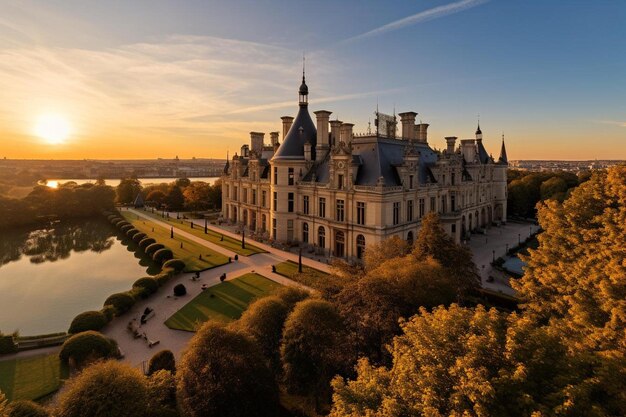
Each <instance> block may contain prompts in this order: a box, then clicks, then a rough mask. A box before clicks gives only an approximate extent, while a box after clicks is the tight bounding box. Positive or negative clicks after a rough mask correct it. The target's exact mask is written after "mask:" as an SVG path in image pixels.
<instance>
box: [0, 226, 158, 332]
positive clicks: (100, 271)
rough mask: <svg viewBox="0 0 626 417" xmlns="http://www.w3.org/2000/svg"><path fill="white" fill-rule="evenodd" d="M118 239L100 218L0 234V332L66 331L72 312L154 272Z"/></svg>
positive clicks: (98, 305) (128, 243)
mask: <svg viewBox="0 0 626 417" xmlns="http://www.w3.org/2000/svg"><path fill="white" fill-rule="evenodd" d="M120 239H121V238H120V237H119V236H118V235H117V234H116V231H115V229H114V228H113V227H112V226H110V225H109V224H108V223H107V222H106V221H105V220H104V219H102V220H80V221H71V222H70V221H66V222H61V223H56V224H53V225H51V226H50V227H47V228H38V229H19V230H11V231H8V232H7V231H2V232H1V236H0V331H2V332H5V333H9V332H12V331H14V330H19V332H20V334H22V335H34V334H42V333H51V332H59V331H67V329H68V328H69V325H70V322H71V321H72V319H73V318H74V317H75V316H76V315H77V314H79V313H81V312H83V311H87V310H99V309H100V308H101V307H102V303H103V302H104V300H105V299H106V297H108V296H109V295H110V294H113V293H115V292H119V291H126V290H128V289H130V288H131V286H132V283H133V282H135V280H137V279H138V278H140V277H142V276H145V275H148V274H154V273H156V272H158V269H156V268H155V266H154V265H153V264H151V263H150V261H149V260H147V259H145V258H143V259H142V258H140V255H138V254H136V253H135V251H134V249H135V246H134V244H133V243H132V241H130V240H128V239H126V238H125V239H124V240H123V241H122V240H120Z"/></svg>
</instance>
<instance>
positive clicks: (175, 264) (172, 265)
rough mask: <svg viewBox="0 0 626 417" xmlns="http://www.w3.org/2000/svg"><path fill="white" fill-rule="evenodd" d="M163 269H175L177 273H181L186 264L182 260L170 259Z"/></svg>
mask: <svg viewBox="0 0 626 417" xmlns="http://www.w3.org/2000/svg"><path fill="white" fill-rule="evenodd" d="M163 269H173V270H174V271H176V272H180V271H182V270H183V269H185V262H183V261H181V260H180V259H170V260H169V261H167V262H165V263H164V264H163Z"/></svg>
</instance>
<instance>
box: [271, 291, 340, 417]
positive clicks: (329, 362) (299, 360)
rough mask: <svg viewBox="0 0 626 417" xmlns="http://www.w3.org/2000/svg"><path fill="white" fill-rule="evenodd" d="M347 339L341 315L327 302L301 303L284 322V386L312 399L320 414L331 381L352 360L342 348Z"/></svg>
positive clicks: (281, 353)
mask: <svg viewBox="0 0 626 417" xmlns="http://www.w3.org/2000/svg"><path fill="white" fill-rule="evenodd" d="M346 336H347V332H346V330H345V327H344V325H343V322H342V320H341V316H339V313H338V312H337V310H336V309H335V307H334V305H333V304H331V303H329V302H327V301H322V300H315V299H309V300H305V301H302V302H300V303H298V304H297V305H296V307H295V308H294V310H293V311H292V312H291V314H290V315H289V317H288V318H287V321H286V322H285V327H284V330H283V340H282V343H281V346H280V356H281V359H282V362H283V373H284V383H285V386H286V387H287V390H288V391H289V392H290V393H293V394H297V395H305V396H308V397H309V398H312V399H313V400H314V402H315V408H316V411H318V412H319V410H320V406H321V403H322V402H327V401H328V400H329V399H330V386H329V383H330V380H331V378H332V377H333V375H335V374H337V373H338V372H340V371H341V370H342V369H344V367H345V364H346V362H347V361H349V358H348V357H347V352H346V350H345V349H343V347H342V346H343V345H344V344H345V342H346Z"/></svg>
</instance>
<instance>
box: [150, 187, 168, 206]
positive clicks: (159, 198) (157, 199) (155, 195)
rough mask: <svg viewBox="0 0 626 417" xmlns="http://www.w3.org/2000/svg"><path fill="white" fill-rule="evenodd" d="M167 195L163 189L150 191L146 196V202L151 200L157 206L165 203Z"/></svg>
mask: <svg viewBox="0 0 626 417" xmlns="http://www.w3.org/2000/svg"><path fill="white" fill-rule="evenodd" d="M166 198H167V196H166V195H165V193H164V192H163V191H161V190H154V191H150V193H149V194H148V195H147V196H146V202H150V203H153V204H155V205H156V206H157V207H158V206H160V205H161V204H163V202H164V201H165V199H166Z"/></svg>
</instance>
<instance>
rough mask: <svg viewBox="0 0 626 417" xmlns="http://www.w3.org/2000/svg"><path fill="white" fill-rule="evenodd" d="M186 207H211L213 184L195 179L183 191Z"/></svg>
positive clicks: (198, 208) (202, 208) (201, 208)
mask: <svg viewBox="0 0 626 417" xmlns="http://www.w3.org/2000/svg"><path fill="white" fill-rule="evenodd" d="M183 195H184V197H185V207H187V208H189V209H191V210H206V209H207V208H208V207H209V198H210V196H211V185H210V184H207V183H206V182H202V181H194V182H192V183H191V184H190V185H189V186H188V187H186V188H185V191H183Z"/></svg>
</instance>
